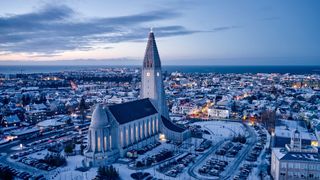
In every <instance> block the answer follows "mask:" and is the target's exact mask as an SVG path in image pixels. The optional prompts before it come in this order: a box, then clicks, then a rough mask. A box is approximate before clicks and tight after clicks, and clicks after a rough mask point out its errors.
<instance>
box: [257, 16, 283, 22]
mask: <svg viewBox="0 0 320 180" xmlns="http://www.w3.org/2000/svg"><path fill="white" fill-rule="evenodd" d="M279 19H280V17H277V16H272V17H265V18H261V19H259V20H260V21H276V20H279Z"/></svg>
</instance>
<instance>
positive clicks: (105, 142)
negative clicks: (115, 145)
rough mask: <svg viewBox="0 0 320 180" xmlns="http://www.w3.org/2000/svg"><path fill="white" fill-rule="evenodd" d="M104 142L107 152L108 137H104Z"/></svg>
mask: <svg viewBox="0 0 320 180" xmlns="http://www.w3.org/2000/svg"><path fill="white" fill-rule="evenodd" d="M103 141H104V142H103V143H104V144H103V148H104V150H105V151H106V150H107V136H104V137H103Z"/></svg>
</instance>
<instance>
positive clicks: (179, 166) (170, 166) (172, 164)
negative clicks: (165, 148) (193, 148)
mask: <svg viewBox="0 0 320 180" xmlns="http://www.w3.org/2000/svg"><path fill="white" fill-rule="evenodd" d="M196 157H197V155H196V154H192V153H184V154H183V155H181V156H180V157H178V158H175V159H173V160H171V161H169V162H165V163H163V164H161V165H159V167H158V168H157V171H159V172H160V173H163V174H165V175H167V176H169V177H174V178H175V177H177V176H178V175H179V174H180V173H182V172H183V171H184V170H185V169H186V167H188V166H189V164H190V163H191V162H194V159H195V158H196Z"/></svg>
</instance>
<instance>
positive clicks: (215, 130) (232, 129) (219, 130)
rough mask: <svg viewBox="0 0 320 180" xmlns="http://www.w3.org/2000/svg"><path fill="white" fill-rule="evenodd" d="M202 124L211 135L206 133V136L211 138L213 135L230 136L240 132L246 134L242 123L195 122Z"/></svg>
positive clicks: (219, 136)
mask: <svg viewBox="0 0 320 180" xmlns="http://www.w3.org/2000/svg"><path fill="white" fill-rule="evenodd" d="M194 124H196V125H200V126H201V127H202V129H204V130H209V132H210V133H212V134H211V135H207V134H204V138H207V139H210V137H211V136H212V135H214V136H215V138H218V139H220V138H229V137H233V136H236V135H238V134H241V135H244V134H245V127H244V126H243V125H242V124H241V123H237V122H228V121H201V122H196V123H194Z"/></svg>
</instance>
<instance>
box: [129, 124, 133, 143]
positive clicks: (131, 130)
mask: <svg viewBox="0 0 320 180" xmlns="http://www.w3.org/2000/svg"><path fill="white" fill-rule="evenodd" d="M130 132H131V133H130V136H131V143H133V142H134V129H133V127H132V126H131V128H130Z"/></svg>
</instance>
